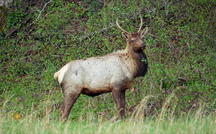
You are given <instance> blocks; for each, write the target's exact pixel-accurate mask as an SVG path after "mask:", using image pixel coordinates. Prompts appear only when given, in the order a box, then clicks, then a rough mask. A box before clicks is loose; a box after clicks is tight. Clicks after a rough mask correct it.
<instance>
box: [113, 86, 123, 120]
mask: <svg viewBox="0 0 216 134" xmlns="http://www.w3.org/2000/svg"><path fill="white" fill-rule="evenodd" d="M112 95H113V99H114V101H115V103H116V105H117V109H118V112H119V116H120V118H121V119H123V118H124V117H125V90H123V91H121V90H119V89H116V90H113V91H112Z"/></svg>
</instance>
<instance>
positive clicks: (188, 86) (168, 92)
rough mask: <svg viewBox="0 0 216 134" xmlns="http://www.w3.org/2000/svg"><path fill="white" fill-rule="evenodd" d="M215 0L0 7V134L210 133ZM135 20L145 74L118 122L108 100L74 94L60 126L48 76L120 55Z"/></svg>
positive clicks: (214, 121)
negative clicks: (141, 34) (76, 63)
mask: <svg viewBox="0 0 216 134" xmlns="http://www.w3.org/2000/svg"><path fill="white" fill-rule="evenodd" d="M215 7H216V1H215V0H182V1H176V0H158V1H154V0H139V1H138V0H115V1H114V0H104V1H102V0H82V1H81V0H29V1H23V0H16V1H13V2H12V3H10V4H9V5H8V6H0V134H23V133H33V134H38V133H39V134H47V133H48V134H53V133H56V134H57V133H67V134H68V133H137V134H139V133H147V134H153V133H154V134H160V133H164V134H169V133H170V134H171V133H172V134H173V133H176V134H189V133H190V134H214V133H216V129H215V125H216V114H215V112H216V64H215V63H216V55H215V53H216V45H215V44H216V40H215V37H216V32H215V29H216V23H215V20H216V14H215V12H216V8H215ZM140 17H142V18H143V21H144V25H143V28H144V27H148V28H149V34H148V35H147V36H146V38H145V39H144V41H145V43H146V49H145V53H146V55H147V58H148V63H149V70H148V73H147V74H146V76H145V77H143V78H138V79H136V80H135V81H134V84H133V90H129V91H128V92H127V94H126V102H127V106H126V107H127V109H126V114H127V115H126V119H125V120H116V119H117V110H116V106H115V104H114V102H113V100H112V95H111V94H104V95H101V96H97V97H94V98H91V97H88V96H85V95H81V96H80V98H79V99H78V101H77V102H76V104H75V106H74V108H73V109H72V113H71V115H70V117H69V120H68V121H67V122H65V123H63V122H62V121H61V120H60V119H59V117H60V108H61V106H62V101H63V94H62V90H61V87H60V86H59V85H58V83H57V81H56V80H54V78H53V75H54V73H55V72H56V71H57V70H58V69H60V68H61V67H62V66H63V65H64V64H66V63H67V62H69V61H71V60H75V59H83V58H88V57H92V56H101V55H105V54H108V53H111V52H113V51H117V50H120V49H124V48H125V46H126V45H125V43H126V41H125V39H124V38H123V37H122V34H121V31H120V30H119V29H118V28H117V26H116V24H115V21H116V19H118V20H119V23H120V25H121V26H122V27H123V28H124V29H126V30H128V31H129V32H135V31H137V29H138V28H139V23H140Z"/></svg>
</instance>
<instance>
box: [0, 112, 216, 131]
mask: <svg viewBox="0 0 216 134" xmlns="http://www.w3.org/2000/svg"><path fill="white" fill-rule="evenodd" d="M215 126H216V116H214V115H209V116H205V117H200V116H197V115H194V116H192V115H191V116H184V117H180V118H170V119H160V118H155V119H144V120H137V119H136V120H135V119H130V118H129V119H126V120H124V121H111V120H108V121H103V120H102V119H97V120H94V119H93V120H79V121H72V120H69V121H67V122H65V123H63V122H61V121H59V120H51V119H49V117H45V118H43V119H38V118H33V117H31V116H30V117H25V118H21V119H18V120H15V119H14V118H5V117H1V119H0V133H1V134H70V133H74V134H216V127H215Z"/></svg>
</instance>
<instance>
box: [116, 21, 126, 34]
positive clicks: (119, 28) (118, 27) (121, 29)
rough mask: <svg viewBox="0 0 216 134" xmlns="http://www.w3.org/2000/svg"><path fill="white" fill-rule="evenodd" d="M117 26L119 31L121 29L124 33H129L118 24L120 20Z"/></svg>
mask: <svg viewBox="0 0 216 134" xmlns="http://www.w3.org/2000/svg"><path fill="white" fill-rule="evenodd" d="M116 25H117V26H118V28H119V29H121V30H122V31H123V32H126V33H128V32H127V31H126V30H124V29H123V28H122V27H121V26H120V25H119V23H118V19H117V20H116Z"/></svg>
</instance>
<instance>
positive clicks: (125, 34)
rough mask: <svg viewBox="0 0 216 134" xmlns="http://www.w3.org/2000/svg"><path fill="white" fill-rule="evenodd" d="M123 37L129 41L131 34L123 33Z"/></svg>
mask: <svg viewBox="0 0 216 134" xmlns="http://www.w3.org/2000/svg"><path fill="white" fill-rule="evenodd" d="M122 36H123V37H124V38H125V39H127V40H128V38H129V34H128V33H127V32H122Z"/></svg>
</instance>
